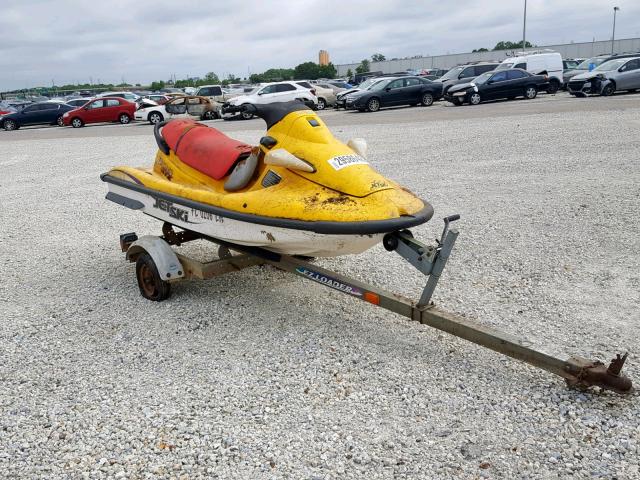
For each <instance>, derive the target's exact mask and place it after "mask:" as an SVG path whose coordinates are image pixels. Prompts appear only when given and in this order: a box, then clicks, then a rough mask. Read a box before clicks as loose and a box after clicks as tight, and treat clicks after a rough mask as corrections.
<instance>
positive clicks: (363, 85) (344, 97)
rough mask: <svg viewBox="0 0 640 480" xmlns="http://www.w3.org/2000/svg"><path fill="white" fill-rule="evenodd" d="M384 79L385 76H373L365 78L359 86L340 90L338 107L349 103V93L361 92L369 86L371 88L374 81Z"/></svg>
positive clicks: (337, 100)
mask: <svg viewBox="0 0 640 480" xmlns="http://www.w3.org/2000/svg"><path fill="white" fill-rule="evenodd" d="M382 80H384V77H382V78H380V77H371V78H368V79H367V80H365V81H364V82H362V83H361V84H360V85H358V86H357V87H352V88H348V89H346V90H344V91H342V92H340V93H339V94H338V95H336V109H340V108H345V104H346V103H347V95H350V94H352V93H355V92H359V91H361V90H366V89H367V88H369V87H370V86H371V85H373V84H374V83H377V82H380V81H382Z"/></svg>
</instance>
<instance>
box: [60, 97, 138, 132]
mask: <svg viewBox="0 0 640 480" xmlns="http://www.w3.org/2000/svg"><path fill="white" fill-rule="evenodd" d="M135 111H136V104H135V103H132V102H129V101H127V100H125V99H124V98H119V97H101V98H95V99H93V100H90V101H89V102H87V104H86V105H84V106H82V107H80V108H76V109H75V110H71V111H69V112H66V113H65V114H64V115H63V120H64V124H65V125H71V126H72V127H73V128H80V127H84V126H85V125H86V124H87V123H102V122H120V123H122V124H127V123H129V122H131V120H132V119H133V115H134V113H135Z"/></svg>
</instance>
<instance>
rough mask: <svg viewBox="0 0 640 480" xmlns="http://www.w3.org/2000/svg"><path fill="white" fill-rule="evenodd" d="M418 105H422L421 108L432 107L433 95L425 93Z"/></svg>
mask: <svg viewBox="0 0 640 480" xmlns="http://www.w3.org/2000/svg"><path fill="white" fill-rule="evenodd" d="M420 103H422V106H423V107H430V106H431V105H433V95H431V94H430V93H425V94H424V95H422V98H421V99H420Z"/></svg>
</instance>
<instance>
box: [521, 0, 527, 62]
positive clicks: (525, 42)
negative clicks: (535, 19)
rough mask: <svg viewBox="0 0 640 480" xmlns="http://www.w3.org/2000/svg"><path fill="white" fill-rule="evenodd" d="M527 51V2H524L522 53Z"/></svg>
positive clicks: (525, 0)
mask: <svg viewBox="0 0 640 480" xmlns="http://www.w3.org/2000/svg"><path fill="white" fill-rule="evenodd" d="M526 50H527V0H524V22H523V23H522V51H523V52H525V51H526Z"/></svg>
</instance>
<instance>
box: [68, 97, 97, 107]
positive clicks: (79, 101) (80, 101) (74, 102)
mask: <svg viewBox="0 0 640 480" xmlns="http://www.w3.org/2000/svg"><path fill="white" fill-rule="evenodd" d="M89 100H91V99H90V98H85V97H83V98H74V99H71V100H67V105H69V106H71V107H73V108H78V107H82V106H84V105H86V104H87V102H89Z"/></svg>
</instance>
